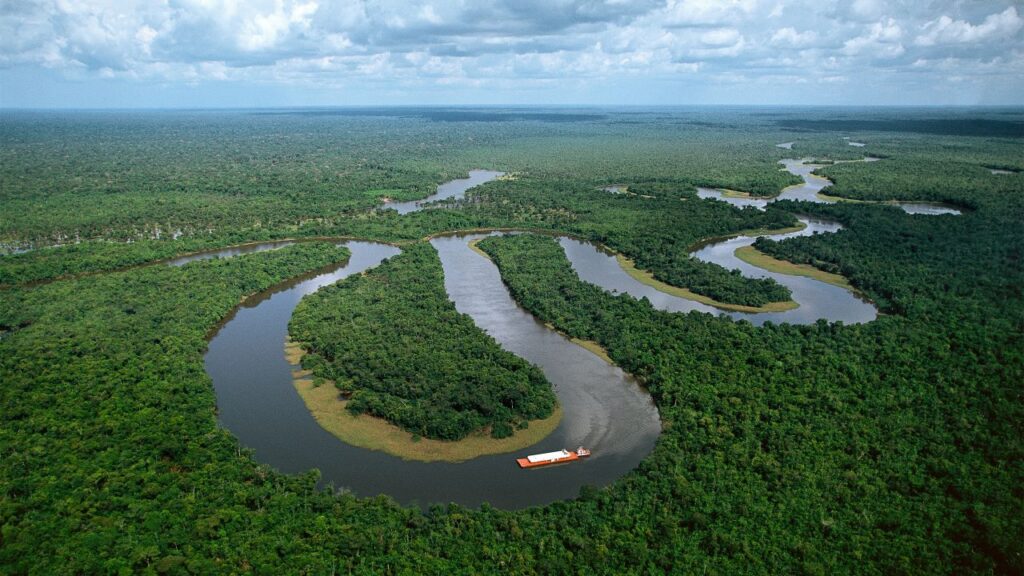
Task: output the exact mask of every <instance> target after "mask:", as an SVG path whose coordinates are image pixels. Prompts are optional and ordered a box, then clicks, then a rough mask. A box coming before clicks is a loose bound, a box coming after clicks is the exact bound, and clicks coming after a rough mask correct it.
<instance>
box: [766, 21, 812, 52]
mask: <svg viewBox="0 0 1024 576" xmlns="http://www.w3.org/2000/svg"><path fill="white" fill-rule="evenodd" d="M817 40H818V33H817V32H815V31H814V30H805V31H803V32H797V31H796V28H793V27H792V26H789V27H786V28H781V29H779V30H776V31H775V33H774V34H772V39H771V43H772V46H790V47H793V48H803V47H805V46H810V45H812V44H814V43H815V42H816V41H817Z"/></svg>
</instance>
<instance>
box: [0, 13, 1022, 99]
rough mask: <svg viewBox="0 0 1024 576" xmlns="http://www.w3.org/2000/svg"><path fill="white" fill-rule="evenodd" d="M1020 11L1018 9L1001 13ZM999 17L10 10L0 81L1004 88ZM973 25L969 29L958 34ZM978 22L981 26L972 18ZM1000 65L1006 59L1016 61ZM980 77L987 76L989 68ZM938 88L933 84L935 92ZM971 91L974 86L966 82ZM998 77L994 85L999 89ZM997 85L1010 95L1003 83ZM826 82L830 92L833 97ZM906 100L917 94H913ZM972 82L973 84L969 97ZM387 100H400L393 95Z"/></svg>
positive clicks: (1003, 29)
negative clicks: (946, 82)
mask: <svg viewBox="0 0 1024 576" xmlns="http://www.w3.org/2000/svg"><path fill="white" fill-rule="evenodd" d="M1017 1H1018V2H1019V0H1017ZM1017 5H1018V4H1016V3H1015V1H1014V0H971V1H970V2H964V1H963V0H932V1H931V2H929V3H928V4H927V5H925V4H924V3H918V2H911V1H910V0H903V1H885V0H846V1H844V0H664V1H658V0H635V1H624V0H543V1H541V0H533V1H530V2H527V1H525V0H474V1H469V0H450V1H445V2H439V1H437V0H426V1H425V2H414V1H409V0H246V1H243V0H159V1H153V0H14V1H13V2H7V3H6V4H3V5H2V7H0V73H2V71H3V69H4V68H8V69H9V68H11V67H36V68H43V67H46V68H49V69H56V70H62V71H65V72H66V75H67V76H68V77H73V78H74V79H76V80H82V79H88V78H89V77H90V76H91V77H94V78H117V79H125V78H130V79H136V80H138V81H158V80H166V81H168V82H190V83H197V82H202V81H203V80H218V81H252V82H257V81H258V82H265V83H275V82H278V83H287V82H302V83H304V84H308V85H310V86H313V87H315V86H352V85H354V84H355V83H359V82H363V83H370V82H373V83H376V84H375V85H381V86H383V85H387V84H388V83H389V82H393V84H394V86H396V87H397V86H405V85H407V84H415V83H417V82H418V83H420V84H421V85H422V84H423V83H435V84H442V83H444V84H448V85H465V86H482V87H494V89H498V87H502V86H509V85H515V84H516V83H517V82H518V81H524V82H529V83H532V84H531V85H533V86H540V87H546V86H549V85H554V86H557V85H559V83H560V82H561V83H567V82H580V83H585V82H588V81H591V80H594V81H595V82H596V80H595V79H605V78H610V77H620V78H625V77H629V78H639V79H643V78H656V79H658V81H661V80H666V79H672V78H675V77H679V76H686V77H688V78H689V77H690V75H699V76H697V78H696V79H697V80H698V81H704V80H709V79H711V78H716V79H718V80H717V81H721V80H723V79H732V80H731V81H735V82H742V81H751V82H761V83H770V82H773V81H781V80H780V79H782V78H790V77H793V78H806V79H808V82H817V83H823V82H827V80H825V78H833V79H836V78H844V79H845V81H848V82H850V83H851V84H853V83H855V82H858V81H862V80H865V79H869V78H875V77H878V76H879V75H880V74H888V73H890V72H899V71H904V70H905V71H908V72H910V73H912V75H913V76H915V77H916V78H918V79H921V78H923V77H924V76H925V75H927V74H936V75H937V74H939V73H940V69H939V66H938V65H937V64H936V63H937V62H940V61H942V59H947V61H948V59H955V61H956V62H957V63H958V65H960V66H962V70H961V71H960V72H959V73H960V74H962V75H964V76H965V77H967V78H974V77H981V76H982V75H984V77H985V78H991V77H997V76H999V77H1000V78H1002V80H1001V81H1002V82H1003V83H1004V84H1005V83H1007V82H1010V80H1006V78H1008V77H1009V76H1011V75H1013V74H1017V77H1016V79H1015V80H1016V83H1017V84H1018V85H1019V84H1020V73H1021V66H1020V65H1019V62H1015V60H1014V59H1015V58H1016V59H1017V60H1021V59H1022V56H1021V54H1024V39H1022V38H1021V34H1020V32H1021V30H1022V29H1024V19H1022V17H1021V13H1020V10H1019V8H1018V7H1017ZM965 14H969V15H971V17H972V18H973V20H972V19H971V18H968V17H966V16H965ZM986 14H987V15H988V16H985V15H986ZM1014 55H1016V56H1014ZM996 59H1001V60H999V61H1000V62H1001V66H999V67H990V66H988V63H991V62H993V61H995V60H996ZM947 75H948V74H947ZM972 75H973V76H972ZM1000 75H1001V76H1000ZM1011 80H1012V79H1011ZM833 81H835V80H833ZM920 81H921V82H922V83H923V82H926V81H925V80H920ZM979 81H980V80H979ZM396 89H398V88H396Z"/></svg>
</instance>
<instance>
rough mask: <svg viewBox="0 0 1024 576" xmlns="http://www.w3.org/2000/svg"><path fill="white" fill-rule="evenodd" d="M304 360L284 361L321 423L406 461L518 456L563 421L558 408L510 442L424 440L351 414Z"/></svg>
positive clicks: (290, 354) (294, 348)
mask: <svg viewBox="0 0 1024 576" xmlns="http://www.w3.org/2000/svg"><path fill="white" fill-rule="evenodd" d="M595 353H596V352H595ZM303 355H304V351H303V350H302V347H301V346H300V345H299V344H298V343H297V342H292V341H288V342H286V343H285V358H286V359H287V360H288V363H289V364H291V365H292V368H293V370H292V383H293V385H294V386H295V390H296V391H297V392H298V393H299V396H300V397H301V398H302V401H303V402H304V403H305V404H306V408H307V409H308V410H309V412H310V413H311V414H312V415H313V418H314V419H315V420H316V422H317V424H319V425H320V427H321V428H323V429H324V430H327V431H328V432H330V433H331V434H333V435H334V436H336V437H337V438H338V439H340V440H341V441H342V442H345V443H346V444H351V445H353V446H358V447H359V448H366V449H368V450H378V451H381V452H385V453H387V454H391V455H392V456H397V457H399V458H402V459H404V460H415V461H419V462H464V461H466V460H471V459H473V458H477V457H479V456H488V455H492V454H504V453H508V452H514V451H517V450H521V449H523V448H526V447H528V446H532V445H534V444H536V443H537V442H540V441H541V440H542V439H544V438H546V437H547V436H548V435H549V434H551V433H552V432H554V431H555V429H556V428H558V424H559V423H560V422H561V421H562V407H561V406H560V405H558V404H556V405H555V409H554V411H553V412H552V413H551V416H549V417H547V418H544V419H543V420H531V421H530V425H529V427H528V428H526V429H523V430H516V431H515V433H514V434H513V435H512V436H509V437H507V438H500V439H497V438H492V437H491V435H490V430H489V429H485V430H479V431H477V432H475V433H474V434H472V435H470V436H468V437H466V438H463V439H462V440H454V441H450V440H434V439H432V438H420V437H417V436H415V435H413V434H411V433H409V432H408V431H406V430H403V429H402V428H400V427H398V426H395V425H394V424H391V423H390V422H388V421H387V420H384V419H383V418H377V417H374V416H370V415H369V414H360V415H358V416H357V415H354V414H352V413H351V412H349V411H348V410H347V409H346V407H345V406H346V404H347V402H346V401H345V400H344V399H343V398H341V395H340V394H339V393H338V389H337V388H336V387H335V386H334V383H333V382H330V381H328V380H320V381H316V380H314V379H313V377H312V373H311V372H310V371H309V370H303V369H302V368H301V367H300V364H301V361H302V356H303Z"/></svg>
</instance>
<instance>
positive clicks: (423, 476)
mask: <svg viewBox="0 0 1024 576" xmlns="http://www.w3.org/2000/svg"><path fill="white" fill-rule="evenodd" d="M786 166H787V168H789V169H790V171H791V172H793V173H795V174H798V175H800V176H802V177H803V178H804V185H803V186H796V187H791V188H790V189H787V190H786V191H785V192H784V193H783V194H782V195H781V196H780V198H800V199H811V198H814V201H822V199H821V198H820V197H818V196H817V193H818V192H819V191H820V190H821V189H822V188H824V186H826V185H827V184H828V181H827V180H825V179H824V178H820V177H817V176H814V175H813V174H810V171H811V169H813V168H808V167H807V165H806V164H805V163H804V162H801V161H791V162H788V163H787V164H786ZM500 175H501V173H500V172H491V171H473V172H471V173H470V178H467V179H460V180H455V181H452V182H449V183H447V184H444V185H441V186H439V193H438V194H437V195H435V196H432V197H430V198H428V199H427V200H424V201H422V202H426V201H430V200H436V199H442V198H458V197H461V196H462V195H463V194H464V193H465V191H466V190H467V189H469V188H471V187H472V186H475V185H478V184H481V183H483V182H487V181H490V180H493V179H494V178H497V177H498V176H500ZM442 189H443V190H442ZM723 199H724V200H726V201H730V202H731V203H734V204H737V205H749V204H745V203H740V202H733V201H734V200H736V201H738V200H755V201H756V199H745V198H723ZM761 201H762V202H765V203H767V201H766V200H761ZM753 205H755V206H757V204H753ZM385 207H386V208H396V209H398V208H400V211H401V210H404V211H405V212H409V211H412V210H415V209H418V208H419V203H395V204H388V205H386V206H385ZM760 207H762V208H763V204H762V205H760ZM405 212H403V213H405ZM801 221H802V222H803V223H804V224H805V225H806V227H805V228H804V229H803V230H800V231H798V232H792V233H788V234H781V235H774V237H777V238H784V237H789V236H795V235H808V234H815V233H829V232H835V231H837V230H839V229H841V226H839V225H838V224H836V223H832V222H826V221H821V220H814V219H809V218H802V219H801ZM483 236H484V235H483V234H471V235H451V236H444V237H438V238H434V239H432V240H431V244H432V245H433V246H434V247H435V248H436V249H437V251H438V254H439V255H440V258H441V263H442V266H443V268H444V277H445V289H446V290H447V292H448V295H449V298H450V299H451V300H452V302H453V303H454V304H455V307H456V308H457V309H458V310H459V311H460V312H463V313H465V314H468V315H469V316H470V317H472V318H473V320H474V322H475V323H476V324H477V326H479V327H480V328H481V329H483V330H484V331H486V332H487V333H488V334H490V335H491V336H492V337H494V338H495V339H496V340H497V341H498V342H499V344H501V345H502V346H503V347H504V348H505V349H507V350H509V351H511V352H513V353H514V354H517V355H519V356H521V357H522V358H525V359H526V360H528V361H530V362H532V363H534V364H536V365H537V366H539V367H540V368H541V369H542V370H543V371H544V373H545V375H546V376H547V378H548V379H549V380H550V381H551V383H552V384H553V385H554V389H555V393H556V394H557V395H558V399H559V402H560V404H561V406H562V409H563V411H564V414H563V418H562V421H561V423H560V424H559V426H558V428H557V429H556V430H555V431H554V432H553V433H552V434H551V435H549V436H548V437H546V438H545V439H543V440H542V441H540V442H539V443H537V444H536V445H534V446H531V447H529V448H527V449H524V450H521V451H517V452H516V453H515V454H499V455H494V456H482V457H479V458H475V459H473V460H470V461H468V462H463V463H457V464H456V463H443V462H441V463H438V462H432V463H423V462H412V461H407V460H402V459H400V458H397V457H394V456H390V455H388V454H385V453H383V452H377V451H372V450H367V449H363V448H357V447H354V446H350V445H348V444H345V443H344V442H342V441H340V440H339V439H337V438H336V437H335V436H333V435H331V434H330V433H328V432H327V431H325V430H324V429H323V428H321V427H320V426H319V424H317V422H316V421H315V420H314V419H313V416H312V415H311V414H310V412H309V410H307V409H306V406H305V404H304V403H303V401H302V399H301V398H300V397H299V395H298V393H297V392H296V391H295V389H294V387H293V385H292V374H291V371H292V369H293V367H292V366H291V365H289V364H288V362H287V360H286V359H285V357H284V353H283V344H284V341H285V339H286V337H287V330H288V322H289V320H290V318H291V315H292V311H293V310H294V308H295V306H296V305H297V304H298V302H299V300H301V299H302V297H303V296H305V295H306V294H310V293H312V292H314V291H316V290H317V289H319V288H320V287H322V286H326V285H329V284H333V283H335V282H337V281H339V280H341V279H342V278H345V277H347V276H350V275H352V274H357V273H360V272H362V271H364V270H367V269H369V268H372V267H373V266H376V265H377V264H379V263H380V262H382V261H383V260H384V259H386V258H389V257H391V256H394V255H396V254H398V253H399V249H398V248H395V247H393V246H389V245H385V244H377V243H372V242H360V241H349V242H346V243H345V244H346V245H347V246H348V248H349V249H350V250H351V252H352V256H351V258H350V259H349V261H348V262H347V263H346V264H344V265H342V266H338V267H336V268H334V269H332V270H329V271H326V272H322V271H321V272H320V273H317V274H313V275H308V276H304V277H300V278H296V279H293V280H292V281H289V282H287V283H285V284H282V285H279V286H277V287H275V288H273V289H271V290H270V291H268V292H266V293H263V294H258V295H256V296H253V297H251V298H249V299H247V300H246V301H245V302H243V304H242V305H240V306H239V307H238V308H237V309H236V311H235V312H234V313H233V314H232V315H231V316H230V317H228V318H227V319H226V320H225V321H224V323H223V324H222V325H221V327H220V328H219V329H218V330H217V331H216V333H215V334H214V336H213V337H212V338H211V340H210V343H209V350H208V352H207V353H206V357H205V363H206V370H207V372H208V373H209V375H210V377H211V378H212V380H213V384H214V388H215V390H216V394H217V405H218V410H219V418H220V421H221V423H222V424H223V425H224V426H225V427H226V428H227V429H229V430H230V431H231V432H232V433H233V434H235V435H236V436H237V437H238V438H239V440H240V442H241V443H242V444H243V445H245V446H247V447H249V448H251V449H252V450H253V451H254V452H255V457H256V458H257V459H258V460H259V461H261V462H264V463H267V464H269V465H271V466H273V467H275V468H277V469H279V470H281V471H283V472H287V473H300V472H305V471H308V470H311V469H319V470H320V472H321V483H322V484H328V485H333V486H335V487H337V488H339V489H344V490H350V491H352V492H353V493H355V494H357V495H360V496H373V495H377V494H388V495H390V496H392V497H394V498H395V499H396V500H397V501H398V502H400V503H402V504H413V505H420V506H427V505H430V504H434V503H446V502H457V503H460V504H463V505H467V506H478V505H480V504H481V503H483V502H488V503H490V504H491V505H493V506H496V507H499V508H509V509H514V508H522V507H527V506H533V505H540V504H545V503H549V502H553V501H556V500H563V499H567V498H573V497H575V496H576V495H577V494H578V493H579V489H580V488H581V487H582V486H584V485H593V486H603V485H606V484H608V483H610V482H612V481H614V480H615V479H617V478H619V477H621V476H623V475H624V474H626V473H627V472H629V471H630V470H632V469H633V468H635V467H636V466H637V465H638V464H639V462H640V461H641V460H642V459H643V458H645V457H646V456H647V455H648V454H649V453H650V451H651V450H652V449H653V447H654V443H655V441H656V440H657V438H658V435H659V433H660V430H661V424H660V420H659V418H658V411H657V408H656V407H655V406H654V403H653V401H652V400H651V398H650V396H649V394H648V393H647V392H646V391H645V390H644V389H643V388H642V387H641V386H640V385H639V384H638V383H637V382H636V381H635V379H633V378H632V377H631V376H630V375H628V374H626V373H624V372H623V371H622V370H620V369H619V368H617V367H615V366H612V365H609V364H607V363H606V362H605V361H603V360H601V359H600V358H598V357H597V356H596V355H594V354H593V353H591V352H589V351H587V350H585V349H583V348H581V347H580V346H578V345H576V344H574V343H572V342H571V341H569V340H568V339H566V338H565V337H563V336H561V335H560V334H558V333H556V332H554V331H552V330H550V329H548V328H547V327H545V326H544V325H543V324H542V323H540V322H538V321H537V320H536V319H535V318H533V317H532V316H531V315H530V314H529V313H527V312H526V311H525V310H523V309H522V308H520V307H519V306H518V305H517V304H516V303H515V301H514V300H513V299H512V298H511V296H510V295H509V293H508V291H507V289H506V288H505V286H504V284H503V283H502V282H501V278H500V275H499V273H498V270H497V268H496V267H495V266H494V265H493V263H492V262H491V261H490V260H488V259H487V258H485V257H483V256H481V255H480V254H478V253H476V252H474V251H473V250H472V249H471V248H470V246H469V243H470V242H472V241H473V240H476V239H478V238H481V237H483ZM754 240H755V238H753V237H747V236H739V237H735V238H731V239H728V240H724V241H721V242H716V243H713V244H709V245H707V246H704V247H703V248H701V249H699V250H697V251H696V252H695V253H694V256H695V257H697V258H700V259H702V260H706V261H709V262H715V263H718V264H721V265H723V266H725V267H726V268H730V269H732V268H739V269H740V270H741V271H742V272H743V274H744V275H747V276H751V277H764V276H768V277H772V278H775V279H776V280H777V281H779V282H781V283H783V284H784V285H786V286H787V287H789V288H790V290H792V292H793V297H794V300H796V301H797V302H798V303H799V304H800V306H799V307H798V308H796V309H793V310H788V311H785V312H776V313H762V314H749V313H740V312H722V311H720V310H718V309H715V308H712V307H710V306H707V305H704V304H700V303H697V302H693V301H691V300H687V299H684V298H680V297H676V296H671V295H668V294H665V293H663V292H659V291H657V290H655V289H653V288H651V287H649V286H647V285H644V284H642V283H640V282H639V281H637V280H635V279H633V278H632V277H631V276H629V275H628V274H626V272H625V271H624V270H623V269H622V268H621V267H620V266H619V264H618V262H617V261H616V260H615V258H614V256H612V255H610V254H607V253H606V252H604V251H602V250H600V249H599V248H598V247H596V246H594V245H591V244H589V243H585V242H581V241H578V240H575V239H571V238H568V237H561V238H559V242H560V243H561V245H562V247H563V248H564V249H565V253H566V255H567V257H568V258H569V260H570V262H571V263H572V266H573V268H574V269H575V270H576V272H577V273H578V274H579V275H580V277H581V278H582V279H583V280H584V281H587V282H591V283H594V284H596V285H599V286H601V287H603V288H605V289H607V290H609V291H613V292H617V293H628V294H631V295H633V296H636V297H638V298H640V297H646V298H648V299H649V300H650V301H651V303H652V304H653V305H654V306H655V307H657V308H660V309H663V310H668V311H673V312H687V311H691V310H696V311H702V312H712V313H724V314H727V315H728V316H730V317H732V318H736V319H745V320H748V321H750V322H753V323H755V324H761V323H764V322H767V321H773V322H792V323H810V322H814V321H816V320H818V319H821V318H825V319H828V320H830V321H843V322H846V323H854V322H866V321H869V320H872V319H873V318H875V316H876V310H875V308H874V307H873V306H872V305H871V304H869V303H867V302H864V301H863V300H861V299H859V298H857V297H856V296H855V295H853V294H852V293H851V292H849V291H847V290H845V289H843V288H839V287H836V286H832V285H829V284H825V283H822V282H820V281H817V280H813V279H811V278H805V277H798V276H788V275H783V274H775V273H770V272H767V271H765V270H762V269H760V268H756V267H754V266H752V265H749V264H746V263H745V262H743V261H741V260H739V259H738V258H736V256H735V255H734V254H733V253H734V251H735V250H736V249H737V248H739V247H741V246H745V245H749V244H751V243H753V241H754ZM289 243H291V242H290V241H281V242H267V243H262V244H254V245H249V246H244V247H234V248H228V249H225V250H221V251H216V252H210V253H204V254H196V255H191V256H186V257H182V258H179V259H176V260H173V261H171V262H169V263H170V264H173V265H183V264H187V263H188V262H191V261H195V260H199V259H205V258H211V257H226V256H233V255H237V254H242V253H251V252H258V251H263V250H270V249H275V248H280V247H282V246H285V245H287V244H289ZM577 445H585V446H588V447H589V448H592V449H593V451H594V456H592V457H591V458H589V459H588V460H586V461H584V462H580V463H575V464H572V465H563V466H553V467H549V468H544V469H540V470H531V471H523V470H519V469H518V468H517V467H516V465H515V463H514V456H517V455H521V454H528V453H534V452H545V451H550V450H556V449H559V448H563V447H573V446H577Z"/></svg>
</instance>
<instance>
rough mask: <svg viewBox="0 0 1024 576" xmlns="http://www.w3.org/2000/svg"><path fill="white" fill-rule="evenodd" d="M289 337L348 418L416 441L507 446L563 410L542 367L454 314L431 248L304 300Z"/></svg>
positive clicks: (416, 247)
mask: <svg viewBox="0 0 1024 576" xmlns="http://www.w3.org/2000/svg"><path fill="white" fill-rule="evenodd" d="M289 333H290V334H291V337H292V339H293V340H295V341H297V342H299V343H301V344H302V346H303V348H304V349H305V350H306V351H307V353H306V355H305V356H304V357H303V360H302V364H303V367H305V368H308V369H311V370H312V371H313V374H314V375H316V376H318V377H320V378H326V379H328V380H331V381H333V382H334V383H335V385H336V386H337V387H338V390H339V391H340V392H341V393H342V394H343V395H344V396H345V397H346V399H347V401H346V409H347V410H349V411H350V412H352V413H354V414H363V413H368V414H371V415H373V416H377V417H379V418H384V419H385V420H387V421H389V422H392V423H394V424H397V425H398V426H401V427H402V428H404V429H405V430H407V431H409V432H410V433H412V434H415V435H418V436H422V437H426V438H437V439H441V440H459V439H461V438H465V437H466V436H468V435H469V434H471V433H473V432H477V431H480V430H482V429H485V428H486V429H488V432H489V433H490V434H491V436H493V437H495V438H504V437H507V436H510V435H512V433H513V432H514V431H515V430H516V429H518V428H526V427H527V426H529V421H530V420H537V419H540V418H547V417H548V416H550V415H551V413H552V410H553V409H554V407H555V395H554V393H553V392H552V390H551V384H550V383H549V382H548V381H547V379H546V378H544V374H543V373H542V372H541V371H540V369H539V368H537V367H536V366H532V365H530V364H529V363H527V362H526V361H525V360H523V359H521V358H519V357H518V356H515V355H514V354H512V353H510V352H506V351H505V350H503V349H502V348H501V347H500V346H498V343H497V342H495V341H494V339H493V338H491V337H490V336H488V335H487V334H485V333H484V332H482V331H481V330H480V329H479V328H477V327H476V325H475V324H474V323H473V320H472V319H471V318H470V317H469V316H467V315H465V314H461V313H459V312H458V311H456V310H455V305H454V304H452V302H451V301H450V300H449V299H448V295H447V293H446V292H445V289H444V274H443V272H442V270H441V260H440V259H439V258H438V257H437V251H436V250H434V248H433V247H432V246H431V245H430V244H428V243H426V242H417V243H415V244H411V245H409V246H406V247H405V248H404V249H403V251H402V253H401V254H400V255H398V256H395V257H393V258H391V259H390V260H389V261H387V262H385V263H383V264H381V265H380V266H378V267H377V268H375V269H373V270H370V271H369V272H367V273H366V274H363V275H360V276H353V277H351V278H348V279H346V280H344V281H342V282H339V283H338V284H335V285H333V286H329V287H327V288H324V289H322V290H320V291H318V292H317V293H316V294H313V295H310V296H309V297H307V298H305V299H303V301H302V302H301V303H300V304H299V306H298V307H297V308H296V309H295V312H294V313H293V315H292V321H291V324H290V325H289Z"/></svg>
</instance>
